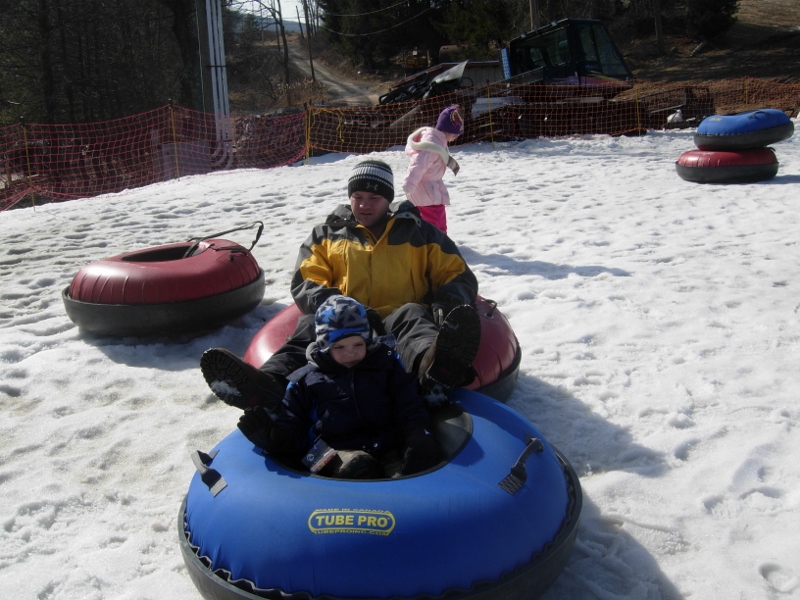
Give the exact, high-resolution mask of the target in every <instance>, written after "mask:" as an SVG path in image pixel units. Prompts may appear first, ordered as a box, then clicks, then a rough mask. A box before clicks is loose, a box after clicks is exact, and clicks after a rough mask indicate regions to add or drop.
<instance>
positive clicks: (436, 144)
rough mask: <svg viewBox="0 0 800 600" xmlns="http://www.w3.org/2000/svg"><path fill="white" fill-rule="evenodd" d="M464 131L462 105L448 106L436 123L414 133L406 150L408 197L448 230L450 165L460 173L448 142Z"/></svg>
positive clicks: (409, 137) (420, 210) (456, 172)
mask: <svg viewBox="0 0 800 600" xmlns="http://www.w3.org/2000/svg"><path fill="white" fill-rule="evenodd" d="M462 133H464V118H463V116H462V115H461V109H460V108H459V107H458V106H449V107H447V108H445V109H444V110H443V111H442V113H441V114H440V115H439V119H438V120H437V121H436V127H435V128H434V127H420V128H419V129H417V130H416V131H415V132H414V133H412V134H411V135H410V136H408V143H407V145H406V154H407V155H408V156H409V157H410V158H411V161H410V162H409V164H408V171H406V178H405V179H404V180H403V189H404V190H405V192H406V196H407V197H408V199H409V200H410V201H411V202H412V203H413V204H414V205H415V206H416V207H417V208H418V209H419V213H420V216H422V218H423V219H425V220H426V221H428V222H429V223H432V224H434V225H436V227H438V228H439V229H441V230H442V231H444V232H445V233H447V213H446V212H445V207H446V206H447V205H448V204H450V195H449V194H448V193H447V188H446V187H445V185H444V182H443V181H442V177H443V176H444V173H445V171H446V170H447V167H450V168H451V169H452V171H453V175H456V174H458V169H459V166H458V163H457V162H456V159H454V158H453V157H452V156H450V151H449V150H448V149H447V144H448V142H452V141H453V140H455V139H456V138H457V137H458V136H459V135H461V134H462Z"/></svg>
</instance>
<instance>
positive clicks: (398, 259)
mask: <svg viewBox="0 0 800 600" xmlns="http://www.w3.org/2000/svg"><path fill="white" fill-rule="evenodd" d="M391 208H392V211H393V213H392V216H391V217H390V218H389V220H388V222H387V223H386V228H385V229H384V232H383V235H381V237H380V238H379V239H377V240H376V239H375V238H374V236H373V235H372V234H371V233H370V231H369V230H368V229H367V228H366V227H364V226H363V225H360V224H359V223H358V222H357V221H356V220H355V217H354V216H353V211H352V210H351V209H350V206H349V205H341V206H339V207H338V208H337V209H336V210H335V211H334V212H333V213H332V214H331V215H329V216H328V218H327V220H326V221H325V223H324V224H322V225H317V226H316V227H315V228H314V230H313V231H312V232H311V235H310V236H309V237H308V239H307V240H306V241H305V242H304V243H303V245H302V246H301V247H300V254H299V256H298V258H297V265H296V267H295V273H294V276H293V278H292V296H293V297H294V301H295V302H296V303H297V306H298V307H299V308H300V310H301V311H303V313H305V314H312V313H314V312H315V311H316V310H317V307H319V305H320V304H322V303H323V302H324V301H325V299H326V298H327V297H328V296H330V295H332V294H344V295H345V296H350V297H351V298H355V299H356V300H358V301H359V302H361V303H362V304H364V305H365V306H369V307H371V308H374V309H375V310H376V311H377V312H378V313H379V314H380V315H381V317H382V318H386V317H387V316H388V315H389V314H391V313H392V312H394V311H395V310H397V309H398V308H400V307H401V306H402V305H404V304H407V303H410V302H413V303H418V304H424V305H430V304H431V303H433V302H434V301H438V302H443V303H447V304H450V305H456V304H473V303H474V302H475V297H476V296H477V293H478V281H477V279H476V278H475V275H474V274H473V273H472V271H471V270H470V269H469V267H468V266H467V263H466V262H465V261H464V259H463V258H462V256H461V254H460V253H459V251H458V248H457V247H456V245H455V243H454V242H453V241H452V240H451V239H450V238H449V237H447V235H446V234H444V233H442V232H441V231H440V230H439V229H437V228H436V227H434V226H433V225H431V224H430V223H427V222H425V221H423V220H422V219H421V218H420V217H419V212H418V211H417V209H416V208H415V207H414V205H413V204H411V202H408V201H405V202H402V203H400V204H397V205H392V207H391Z"/></svg>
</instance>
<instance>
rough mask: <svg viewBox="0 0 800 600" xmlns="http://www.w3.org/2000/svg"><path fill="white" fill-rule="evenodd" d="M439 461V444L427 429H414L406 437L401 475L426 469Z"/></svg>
mask: <svg viewBox="0 0 800 600" xmlns="http://www.w3.org/2000/svg"><path fill="white" fill-rule="evenodd" d="M438 463H439V445H438V444H437V443H436V440H434V439H433V436H432V435H431V434H430V432H429V431H428V430H427V429H422V428H419V429H415V430H414V431H412V432H411V433H410V434H409V436H408V438H407V439H406V452H405V454H404V455H403V466H402V468H401V470H400V472H401V473H402V474H403V475H413V474H414V473H419V472H420V471H426V470H428V469H430V468H432V467H434V466H436V465H437V464H438Z"/></svg>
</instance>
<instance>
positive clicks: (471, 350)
mask: <svg viewBox="0 0 800 600" xmlns="http://www.w3.org/2000/svg"><path fill="white" fill-rule="evenodd" d="M480 343H481V322H480V318H479V317H478V313H476V312H475V309H474V308H472V307H471V306H469V305H468V304H465V305H463V306H457V307H456V308H454V309H453V310H451V311H450V314H448V315H447V318H446V319H445V320H444V322H443V323H442V326H441V328H440V329H439V333H438V335H437V336H436V339H435V340H434V341H433V344H431V347H430V348H428V350H427V351H426V352H425V354H423V355H422V360H420V363H419V380H420V384H421V386H422V392H423V394H422V395H423V397H425V399H426V400H427V401H428V403H429V404H431V405H433V406H436V405H439V404H443V403H444V402H443V401H442V400H443V398H442V396H444V397H445V399H446V395H447V393H449V392H450V390H452V389H453V388H454V387H456V386H460V385H468V384H469V383H470V382H471V381H472V377H473V376H474V371H473V370H472V361H473V360H475V356H476V355H477V354H478V347H479V346H480Z"/></svg>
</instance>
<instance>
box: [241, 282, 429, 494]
mask: <svg viewBox="0 0 800 600" xmlns="http://www.w3.org/2000/svg"><path fill="white" fill-rule="evenodd" d="M314 324H315V332H316V341H315V342H314V343H312V344H311V345H310V346H309V348H308V350H307V352H306V355H307V357H308V364H307V365H306V366H305V367H302V368H300V369H298V370H297V371H295V372H294V373H292V374H291V375H290V376H289V386H288V387H287V389H286V394H285V396H284V399H283V405H282V407H281V410H280V411H279V414H270V413H269V412H268V411H267V409H266V408H264V407H263V406H257V407H252V408H248V409H246V410H245V413H244V415H243V416H242V417H241V419H240V420H239V429H241V431H242V432H243V433H244V434H245V436H247V438H248V439H249V440H250V441H252V442H253V443H254V444H256V445H257V446H259V447H261V448H263V449H265V450H267V451H268V452H269V453H270V454H273V455H276V456H281V455H284V456H294V457H299V456H303V455H304V454H306V455H309V454H313V449H314V447H315V446H316V447H318V448H319V447H324V446H326V445H327V446H329V447H331V448H333V449H334V450H335V451H336V453H335V454H336V455H335V456H333V458H332V460H330V462H329V463H327V464H326V465H325V466H324V468H322V469H321V470H320V471H319V472H320V474H322V475H328V476H332V477H342V478H354V479H356V478H357V479H362V478H363V479H374V478H380V477H391V476H393V475H396V474H398V471H399V473H400V474H403V475H407V474H412V473H415V472H419V471H422V470H426V469H428V468H430V467H433V466H434V465H435V464H436V463H437V462H438V458H439V456H438V454H439V452H438V446H437V445H436V443H435V441H434V440H433V438H432V436H431V435H430V433H429V431H428V427H429V415H428V411H427V408H426V405H425V403H424V401H423V399H422V397H421V396H420V394H419V391H418V387H417V386H418V383H417V380H416V378H415V377H414V376H413V375H411V374H409V373H407V372H406V371H405V369H404V368H403V365H402V364H401V363H400V360H399V358H398V356H397V354H396V353H395V351H394V350H393V349H392V348H391V347H389V346H387V345H386V344H384V343H382V342H380V341H377V340H375V339H373V338H372V337H371V332H370V324H369V320H368V318H367V313H366V310H365V308H364V306H363V305H361V304H360V303H358V302H357V301H355V300H353V299H352V298H349V297H347V296H340V295H336V296H331V297H330V298H328V299H327V300H326V301H325V302H324V303H323V304H322V305H321V306H320V307H319V309H318V310H317V312H316V315H315V321H314ZM320 440H321V441H320ZM331 454H332V453H331ZM308 462H313V459H310V460H309V461H308ZM308 466H309V467H310V468H312V470H316V468H315V467H311V466H310V465H308ZM398 467H399V469H398Z"/></svg>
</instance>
